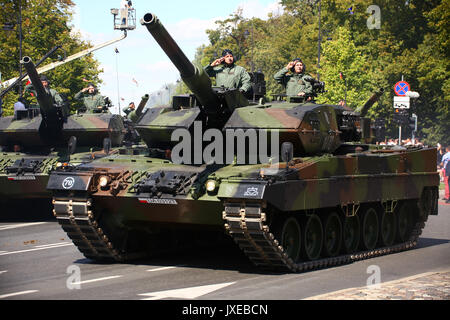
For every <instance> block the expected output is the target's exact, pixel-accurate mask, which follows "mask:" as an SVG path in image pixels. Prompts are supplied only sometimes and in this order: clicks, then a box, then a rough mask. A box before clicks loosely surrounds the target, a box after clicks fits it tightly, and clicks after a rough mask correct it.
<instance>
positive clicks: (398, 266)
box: [0, 200, 450, 314]
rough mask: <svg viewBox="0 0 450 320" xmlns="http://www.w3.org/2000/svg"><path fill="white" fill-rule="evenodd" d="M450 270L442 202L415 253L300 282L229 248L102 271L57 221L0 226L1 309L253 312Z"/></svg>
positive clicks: (447, 210)
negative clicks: (86, 305)
mask: <svg viewBox="0 0 450 320" xmlns="http://www.w3.org/2000/svg"><path fill="white" fill-rule="evenodd" d="M448 269H450V205H448V204H444V203H443V202H442V200H440V202H439V215H438V216H430V217H429V219H428V222H427V224H426V226H425V229H424V231H423V233H422V235H421V237H420V239H419V242H418V246H417V247H416V249H414V250H409V251H405V252H401V253H396V254H391V255H388V256H381V257H377V258H372V259H369V260H364V261H359V262H354V263H351V264H347V265H342V266H339V267H334V268H328V269H322V270H317V271H311V272H306V273H299V274H288V273H286V274H278V273H270V272H269V273H268V272H261V271H257V270H255V269H254V268H253V267H252V265H251V264H250V263H249V262H248V261H247V259H246V258H245V257H244V256H243V255H242V254H241V253H240V252H239V251H238V250H235V249H234V248H228V249H222V250H213V251H199V252H195V251H192V252H184V253H177V254H176V255H173V254H172V255H166V256H161V257H158V258H155V259H151V260H146V261H139V262H135V263H132V264H120V263H118V264H99V263H96V262H93V261H91V260H89V259H86V258H84V256H83V255H82V254H81V253H80V252H79V251H78V250H77V249H76V247H75V246H74V245H73V244H72V243H71V241H70V239H68V238H67V236H66V234H65V233H64V232H63V231H62V229H61V228H60V226H59V225H58V223H57V222H56V221H44V222H43V221H41V222H31V223H30V222H7V223H6V222H4V223H0V301H1V300H28V299H31V300H48V299H50V300H60V299H62V300H78V299H83V300H110V299H120V300H142V299H148V300H161V299H171V300H172V299H189V300H191V299H201V300H234V301H236V300H252V301H247V303H249V302H251V303H252V304H257V305H258V300H261V301H262V300H298V299H305V298H308V297H313V296H317V295H322V294H325V293H329V292H334V291H338V290H342V289H345V288H353V287H361V286H366V284H367V283H368V280H369V278H370V277H371V276H373V275H374V273H373V272H374V271H373V270H378V273H377V276H378V277H379V280H381V282H387V281H393V280H398V279H402V278H405V277H411V276H414V275H419V274H422V273H427V272H430V271H440V270H448ZM184 303H186V307H188V306H189V303H188V302H187V301H185V302H184ZM227 310H228V309H227ZM236 310H237V309H236ZM236 310H234V311H236ZM255 310H256V309H253V311H255ZM185 311H186V312H191V313H192V312H194V313H193V314H195V312H196V311H195V310H189V309H186V310H185ZM197 311H199V310H197ZM221 311H222V312H223V313H225V312H228V311H230V310H228V311H226V310H221ZM232 311H233V310H231V311H230V312H232ZM241 311H245V310H244V309H241ZM262 311H264V309H263V310H262ZM203 312H212V311H211V310H207V309H204V310H203ZM216 312H218V311H217V310H216Z"/></svg>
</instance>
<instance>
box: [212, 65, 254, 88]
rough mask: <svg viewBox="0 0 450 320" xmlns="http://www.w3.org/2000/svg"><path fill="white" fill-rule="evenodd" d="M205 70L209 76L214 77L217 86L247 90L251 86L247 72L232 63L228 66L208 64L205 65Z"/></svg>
mask: <svg viewBox="0 0 450 320" xmlns="http://www.w3.org/2000/svg"><path fill="white" fill-rule="evenodd" d="M205 71H206V73H207V74H208V75H209V76H210V77H215V78H216V85H217V86H218V87H220V86H224V87H225V88H229V89H240V90H243V91H245V92H247V91H248V90H250V88H251V86H252V84H251V82H250V75H249V74H248V72H247V71H246V70H245V69H244V68H243V67H241V66H237V65H235V64H234V63H233V64H232V65H230V66H227V65H225V64H222V65H219V66H216V67H211V66H210V65H208V66H206V67H205Z"/></svg>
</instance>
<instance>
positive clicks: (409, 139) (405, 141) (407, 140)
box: [378, 138, 423, 146]
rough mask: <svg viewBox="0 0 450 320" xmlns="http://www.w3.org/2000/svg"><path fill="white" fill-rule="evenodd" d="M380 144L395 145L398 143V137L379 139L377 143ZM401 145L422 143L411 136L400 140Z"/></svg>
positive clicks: (421, 144) (420, 144)
mask: <svg viewBox="0 0 450 320" xmlns="http://www.w3.org/2000/svg"><path fill="white" fill-rule="evenodd" d="M378 144H379V145H380V146H396V145H398V139H392V138H391V139H386V140H385V141H381V142H380V143H378ZM401 145H402V146H423V143H422V142H421V141H420V140H419V139H417V138H416V139H414V141H413V140H412V139H411V138H408V139H405V140H402V144H401Z"/></svg>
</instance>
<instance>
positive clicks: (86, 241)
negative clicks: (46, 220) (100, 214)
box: [53, 197, 127, 261]
mask: <svg viewBox="0 0 450 320" xmlns="http://www.w3.org/2000/svg"><path fill="white" fill-rule="evenodd" d="M53 206H54V209H53V214H54V216H55V217H56V220H57V221H58V223H59V224H60V225H61V227H62V228H63V230H64V231H65V232H66V233H67V235H68V236H69V238H70V239H71V240H72V241H73V243H74V244H75V246H76V247H77V248H78V250H80V252H81V253H83V254H84V256H85V257H86V258H89V259H97V260H98V259H100V260H114V261H124V260H126V258H127V257H126V256H124V255H123V254H121V253H119V251H118V250H117V249H115V248H114V247H113V244H112V243H111V241H110V240H109V239H108V237H107V236H106V235H105V233H104V231H103V229H102V228H101V227H99V223H98V222H97V220H96V219H95V217H94V214H93V213H92V208H91V206H92V200H91V199H88V198H69V197H67V198H62V197H58V198H53Z"/></svg>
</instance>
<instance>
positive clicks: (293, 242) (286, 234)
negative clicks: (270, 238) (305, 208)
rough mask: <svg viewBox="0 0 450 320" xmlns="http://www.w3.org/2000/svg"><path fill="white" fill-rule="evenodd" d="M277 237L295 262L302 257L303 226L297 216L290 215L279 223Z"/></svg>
mask: <svg viewBox="0 0 450 320" xmlns="http://www.w3.org/2000/svg"><path fill="white" fill-rule="evenodd" d="M275 234H276V238H277V239H278V240H279V244H280V245H281V246H282V247H283V249H284V251H285V252H286V254H287V255H288V256H289V258H291V259H292V260H293V261H294V262H296V261H298V260H299V258H300V249H301V235H302V232H301V228H300V224H299V223H298V221H297V219H296V218H295V217H292V216H291V217H289V218H287V219H285V220H284V221H283V223H282V224H280V225H279V227H278V228H277V231H276V233H275Z"/></svg>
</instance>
